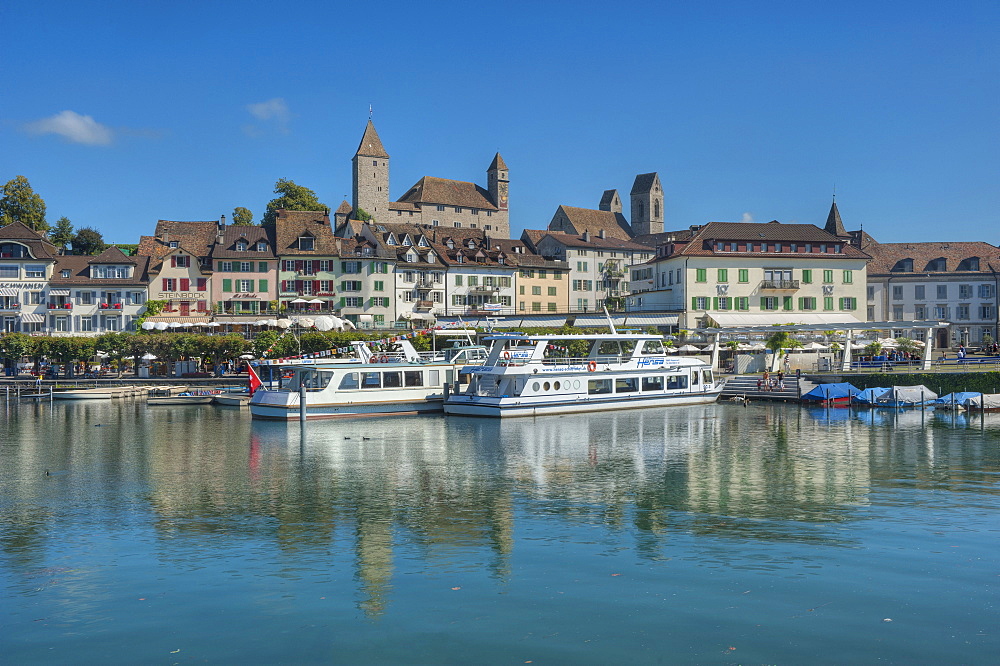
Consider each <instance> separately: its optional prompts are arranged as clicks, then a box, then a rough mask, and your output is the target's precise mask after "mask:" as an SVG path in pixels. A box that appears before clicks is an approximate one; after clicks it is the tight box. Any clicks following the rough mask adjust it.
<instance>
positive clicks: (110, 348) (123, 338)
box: [97, 332, 132, 377]
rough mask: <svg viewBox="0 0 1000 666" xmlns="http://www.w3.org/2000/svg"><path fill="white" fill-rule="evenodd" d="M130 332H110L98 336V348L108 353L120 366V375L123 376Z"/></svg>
mask: <svg viewBox="0 0 1000 666" xmlns="http://www.w3.org/2000/svg"><path fill="white" fill-rule="evenodd" d="M131 337H132V336H130V335H129V334H128V333H118V332H109V333H103V334H102V335H99V336H97V349H98V350H100V351H102V352H104V353H105V354H107V355H108V358H110V359H111V360H112V361H114V362H115V364H116V365H117V367H118V376H119V377H121V376H122V359H124V358H125V357H126V356H127V355H128V351H129V338H131Z"/></svg>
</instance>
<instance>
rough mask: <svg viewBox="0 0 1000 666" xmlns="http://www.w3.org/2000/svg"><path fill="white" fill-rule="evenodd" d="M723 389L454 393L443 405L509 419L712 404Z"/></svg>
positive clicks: (448, 410)
mask: <svg viewBox="0 0 1000 666" xmlns="http://www.w3.org/2000/svg"><path fill="white" fill-rule="evenodd" d="M721 392H722V389H721V387H720V388H719V389H718V390H715V389H713V390H712V391H705V392H699V393H694V392H692V393H685V394H673V395H659V396H643V395H638V396H631V397H629V398H626V399H622V398H620V397H614V398H610V399H607V400H599V399H587V398H586V397H583V396H578V397H576V398H575V399H569V400H560V401H557V402H555V401H554V402H550V403H539V402H537V401H535V400H522V399H520V398H500V399H496V398H480V397H478V396H464V395H462V396H454V397H452V398H450V399H449V400H448V401H447V402H446V403H445V405H444V412H445V414H448V415H450V416H484V417H490V418H510V417H523V416H544V415H550V414H582V413H585V412H600V411H609V410H613V409H638V408H646V407H673V406H682V405H703V404H708V403H713V402H715V401H716V400H718V398H719V394H720V393H721Z"/></svg>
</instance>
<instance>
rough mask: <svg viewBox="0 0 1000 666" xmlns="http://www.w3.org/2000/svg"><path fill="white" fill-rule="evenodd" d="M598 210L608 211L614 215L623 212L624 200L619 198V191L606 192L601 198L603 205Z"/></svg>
mask: <svg viewBox="0 0 1000 666" xmlns="http://www.w3.org/2000/svg"><path fill="white" fill-rule="evenodd" d="M597 208H598V210H607V211H611V212H612V213H620V212H622V198H621V197H620V196H618V190H604V194H603V196H601V203H600V205H598V207H597Z"/></svg>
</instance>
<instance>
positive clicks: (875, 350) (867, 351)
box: [861, 340, 882, 356]
mask: <svg viewBox="0 0 1000 666" xmlns="http://www.w3.org/2000/svg"><path fill="white" fill-rule="evenodd" d="M861 351H862V352H863V353H864V355H865V356H878V355H879V354H881V353H882V343H881V342H879V341H878V340H875V341H873V342H869V343H868V344H867V345H865V348H864V349H862V350H861Z"/></svg>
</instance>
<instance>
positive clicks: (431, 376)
mask: <svg viewBox="0 0 1000 666" xmlns="http://www.w3.org/2000/svg"><path fill="white" fill-rule="evenodd" d="M427 374H428V377H427V380H428V382H429V383H428V384H427V385H428V386H440V385H441V371H440V370H429V371H428V372H427Z"/></svg>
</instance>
